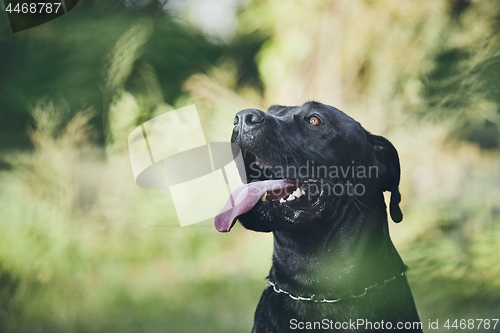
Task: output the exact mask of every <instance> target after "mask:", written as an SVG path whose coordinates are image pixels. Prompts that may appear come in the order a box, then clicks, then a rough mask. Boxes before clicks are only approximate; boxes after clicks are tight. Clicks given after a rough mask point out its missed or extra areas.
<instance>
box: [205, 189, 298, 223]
mask: <svg viewBox="0 0 500 333" xmlns="http://www.w3.org/2000/svg"><path fill="white" fill-rule="evenodd" d="M291 186H294V184H293V183H290V182H287V181H286V180H264V181H260V182H254V183H250V184H246V185H243V186H240V187H238V188H237V189H236V190H234V192H233V193H232V194H231V196H230V197H229V199H228V200H227V202H226V204H225V205H224V207H223V208H222V209H221V211H220V212H219V214H217V216H216V217H215V219H214V221H215V223H214V224H215V229H217V231H219V232H228V231H229V230H231V228H232V227H233V225H234V223H235V222H236V219H237V218H238V217H239V216H240V215H243V214H245V213H246V212H248V211H249V210H250V209H252V208H253V207H254V206H255V205H256V204H257V202H259V199H260V198H261V197H262V195H263V194H264V193H265V192H269V191H275V193H276V192H277V190H281V189H285V188H287V187H291Z"/></svg>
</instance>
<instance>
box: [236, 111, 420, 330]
mask: <svg viewBox="0 0 500 333" xmlns="http://www.w3.org/2000/svg"><path fill="white" fill-rule="evenodd" d="M311 117H316V118H317V119H319V120H320V122H319V124H318V123H316V122H315V120H316V119H313V121H312V122H313V124H316V125H317V126H314V125H313V124H311ZM232 142H233V143H234V144H235V145H237V146H238V147H239V148H240V149H241V150H243V151H245V152H246V153H247V155H246V157H245V169H246V170H245V172H246V174H247V177H248V179H249V181H256V180H265V179H273V178H285V179H289V180H292V181H296V182H298V183H300V184H304V186H305V187H306V188H307V191H308V193H307V199H303V200H302V202H301V203H297V204H295V205H288V204H281V203H279V202H278V201H266V202H259V203H258V204H257V205H256V206H255V207H254V208H253V209H252V210H250V211H249V212H247V213H246V214H243V215H242V216H240V218H239V220H240V222H241V224H242V225H243V226H244V227H246V228H248V229H251V230H255V231H262V232H273V234H274V253H273V264H272V267H271V271H270V273H269V276H268V278H269V280H270V281H272V282H274V283H276V285H277V286H278V288H280V289H282V290H285V291H287V292H289V293H291V294H293V295H296V296H298V295H300V296H304V297H309V296H311V295H315V296H314V297H315V298H316V299H325V298H326V299H336V298H339V297H340V298H346V299H343V300H341V301H339V302H337V303H314V302H311V301H299V300H293V299H292V298H290V297H289V296H288V295H286V294H284V293H277V292H275V291H274V290H273V288H272V287H270V286H269V287H267V288H266V289H265V290H264V292H263V294H262V297H261V299H260V301H259V304H258V306H257V310H256V312H255V321H254V327H253V330H252V332H255V333H271V332H276V333H283V332H297V331H299V332H300V331H301V330H300V329H298V325H299V324H298V323H303V324H304V325H306V324H307V323H311V325H313V324H312V323H314V322H321V323H322V324H323V325H324V324H325V321H324V320H326V322H328V323H329V324H330V325H331V326H328V328H326V326H322V327H319V328H318V327H317V326H316V329H304V330H303V331H304V332H352V331H356V332H380V331H383V330H382V329H376V327H377V326H376V325H377V323H379V325H380V323H381V322H382V321H384V323H386V324H387V322H391V324H392V327H393V329H392V330H388V331H392V332H397V331H405V332H421V331H422V330H421V329H419V328H415V329H409V330H403V329H395V328H396V325H397V323H398V322H402V323H414V322H419V317H418V314H417V311H416V308H415V305H414V301H413V297H412V294H411V291H410V288H409V286H408V283H407V281H406V277H405V276H401V273H402V272H405V270H406V267H405V265H404V264H403V261H402V260H401V258H400V256H399V254H398V252H397V251H396V249H395V247H394V245H393V243H392V241H391V239H390V236H389V231H388V222H387V213H386V205H385V202H384V197H383V194H382V192H383V191H391V200H390V207H389V208H390V214H391V217H392V219H393V220H394V221H395V222H399V221H401V220H402V213H401V210H400V208H399V205H398V204H399V202H400V200H401V195H400V193H399V190H398V185H399V178H400V166H399V158H398V154H397V151H396V149H395V148H394V147H393V145H392V144H391V143H390V142H389V141H388V140H386V139H385V138H383V137H381V136H376V135H372V134H370V133H368V132H367V131H366V130H364V129H363V128H362V127H361V125H360V124H359V123H358V122H356V121H355V120H353V119H352V118H350V117H349V116H347V115H346V114H344V113H343V112H342V111H340V110H338V109H336V108H334V107H332V106H328V105H324V104H321V103H318V102H307V103H305V104H304V105H302V106H296V107H286V106H272V107H271V108H269V109H268V111H267V113H264V112H262V111H259V110H255V109H246V110H242V111H240V112H239V113H238V114H237V116H236V118H235V128H234V131H233V136H232ZM255 161H259V162H261V163H265V164H266V165H267V167H266V168H267V171H269V172H268V174H267V176H263V175H261V174H259V171H258V170H257V169H256V168H255V167H253V166H252V163H254V162H255ZM301 166H302V167H303V168H302V169H299V168H300V167H301ZM349 166H351V167H356V170H357V171H358V170H361V169H360V168H359V167H361V166H362V167H365V171H367V170H368V169H367V168H370V167H371V171H372V174H371V176H370V177H368V175H367V174H366V173H365V175H366V177H361V176H360V175H359V174H354V175H353V174H352V173H351V172H349V173H348V174H345V175H342V174H341V175H340V177H335V175H334V174H332V173H321V174H318V173H319V172H316V173H317V174H316V175H315V174H313V172H314V171H315V169H314V168H318V167H326V168H328V169H327V170H332V169H331V168H332V167H337V170H339V169H340V168H344V169H343V170H344V171H345V170H346V168H347V167H349ZM285 167H286V168H285ZM285 169H286V172H283V170H285ZM280 170H281V171H280ZM299 170H302V171H305V170H307V172H300V171H299ZM322 170H324V169H322ZM349 170H351V169H349ZM316 171H317V170H316ZM375 171H376V175H375ZM336 184H337V185H338V184H344V186H345V187H344V189H347V190H348V188H349V187H350V189H351V194H352V193H353V192H352V190H353V189H354V186H357V190H358V194H360V193H361V189H362V188H363V189H364V193H363V194H362V195H361V194H360V195H349V194H348V192H347V191H345V193H343V194H339V192H340V190H339V189H340V187H337V191H336V193H333V192H332V191H331V189H332V187H333V186H335V185H336ZM345 184H351V185H345ZM310 186H315V188H317V189H318V191H317V192H318V193H312V192H314V191H313V188H312V187H310ZM338 186H340V185H338ZM321 191H322V192H321ZM297 201H299V200H297ZM393 276H398V277H397V278H396V279H395V280H393V281H390V282H387V283H386V285H385V287H383V288H381V287H382V286H383V285H384V282H383V281H384V280H386V279H389V278H391V277H393ZM373 284H378V287H380V288H381V289H377V288H371V289H370V290H368V291H367V292H366V295H365V296H363V297H360V298H352V297H351V298H347V297H349V296H350V295H360V294H363V292H364V288H365V287H369V286H372V285H373ZM294 320H295V321H294ZM357 320H365V321H370V322H371V323H372V326H371V329H370V326H362V327H356V328H357V329H355V330H353V329H352V328H353V327H354V326H352V324H350V325H349V326H346V324H343V326H344V328H340V329H338V330H336V329H335V323H337V322H338V323H349V322H351V323H352V322H353V321H354V322H357ZM330 321H331V322H330ZM294 323H296V324H297V325H294ZM373 324H375V326H373ZM316 325H317V324H316ZM338 325H339V324H337V327H339V326H338ZM407 325H409V324H407ZM313 327H314V326H313ZM385 327H386V326H385ZM294 328H295V329H294ZM305 328H306V327H305Z"/></svg>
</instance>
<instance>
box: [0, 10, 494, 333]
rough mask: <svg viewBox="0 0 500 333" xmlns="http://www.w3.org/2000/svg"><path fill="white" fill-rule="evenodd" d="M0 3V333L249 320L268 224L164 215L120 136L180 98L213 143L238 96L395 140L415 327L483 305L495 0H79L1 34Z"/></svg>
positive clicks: (490, 296)
mask: <svg viewBox="0 0 500 333" xmlns="http://www.w3.org/2000/svg"><path fill="white" fill-rule="evenodd" d="M0 6H3V4H0ZM3 9H4V8H2V10H1V12H2V13H1V14H0V331H1V332H28V333H29V332H218V333H224V332H231V333H235V332H249V331H250V329H251V326H252V322H253V312H254V309H255V307H256V305H257V302H258V299H259V297H260V294H261V292H262V290H263V289H264V288H265V286H266V281H265V279H264V278H265V276H266V275H267V273H268V270H269V268H270V264H271V253H272V236H271V235H268V234H258V233H253V232H249V231H245V230H244V229H243V228H242V227H241V226H239V225H238V226H236V227H235V228H234V229H233V231H232V232H231V233H229V234H219V233H217V232H216V231H215V229H214V228H213V227H212V226H211V223H212V221H205V222H203V223H200V224H196V225H194V226H192V227H186V228H180V227H179V223H178V220H177V217H176V215H175V210H174V207H173V204H172V199H171V197H170V194H169V191H168V190H164V191H155V190H145V189H141V188H139V187H137V186H136V185H135V184H134V180H133V176H132V172H131V167H130V160H129V158H128V153H127V136H128V134H129V133H130V131H131V130H132V129H133V128H135V127H136V126H138V125H139V124H141V123H142V122H143V121H145V120H148V119H150V118H152V117H154V116H155V115H158V114H161V113H164V112H166V111H168V110H172V109H175V108H179V107H182V106H186V105H189V104H193V103H194V104H196V106H197V108H198V112H199V113H200V117H201V119H202V125H203V128H204V131H205V135H206V138H207V140H208V141H228V140H229V138H230V133H231V130H232V120H233V117H234V114H235V113H236V112H237V111H238V110H240V109H243V108H249V107H254V108H260V109H266V108H267V107H268V106H270V105H271V104H284V105H300V104H302V103H303V102H305V101H307V100H311V99H315V100H318V101H321V102H323V103H326V104H331V105H334V106H336V107H338V108H340V109H342V110H344V111H345V112H346V113H347V114H349V115H350V116H352V117H353V118H355V119H356V120H358V121H359V122H360V123H361V124H362V125H363V126H364V127H365V128H366V129H367V130H369V131H371V132H372V133H375V134H379V135H383V136H385V137H386V138H388V139H389V140H390V141H391V142H392V143H393V144H394V145H395V146H396V148H397V149H398V151H399V154H400V159H401V166H402V179H401V185H400V190H401V192H402V198H403V199H402V209H403V213H404V216H405V217H404V220H403V222H402V223H400V224H397V225H396V224H394V223H392V222H391V223H390V227H391V234H392V237H393V240H394V242H395V244H396V246H397V248H398V249H399V251H400V253H401V255H402V257H403V259H404V260H405V262H406V264H407V265H408V266H409V272H408V278H409V281H410V284H411V287H412V289H413V292H414V296H415V299H416V302H417V307H418V309H419V313H420V316H421V320H422V322H423V323H424V328H425V327H427V323H428V321H429V320H432V321H435V320H436V319H440V320H442V321H440V323H441V324H442V323H444V321H445V320H446V319H452V320H454V319H488V318H489V319H492V318H498V317H499V313H500V242H499V240H500V158H499V157H500V34H499V33H498V31H499V29H500V2H498V1H497V0H434V1H397V0H378V1H373V0H350V1H347V0H332V1H320V0H312V1H311V0H308V1H305V0H293V1H290V0H274V1H264V0H253V1H252V0H224V1H216V0H189V1H180V0H171V1H168V2H167V1H147V0H142V1H139V0H138V1H132V0H125V1H120V0H107V1H98V0H82V1H80V3H79V4H78V6H77V7H75V9H73V10H72V11H71V12H70V13H68V14H66V15H64V16H62V17H60V18H59V19H56V20H54V21H51V22H49V23H47V24H44V25H41V26H38V27H35V28H32V29H29V30H26V31H22V32H19V33H16V34H13V33H12V32H11V30H10V26H9V23H8V21H7V17H6V15H5V14H4V11H3ZM441 327H442V326H441ZM498 329H500V327H497V330H498ZM452 330H453V329H452ZM445 331H448V330H445ZM470 331H475V332H479V331H482V330H477V329H476V330H470ZM485 331H488V332H489V331H491V329H490V330H485Z"/></svg>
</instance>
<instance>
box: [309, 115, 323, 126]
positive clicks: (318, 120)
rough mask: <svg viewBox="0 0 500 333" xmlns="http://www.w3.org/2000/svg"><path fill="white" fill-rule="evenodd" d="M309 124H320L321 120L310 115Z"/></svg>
mask: <svg viewBox="0 0 500 333" xmlns="http://www.w3.org/2000/svg"><path fill="white" fill-rule="evenodd" d="M309 124H311V125H313V126H319V125H321V120H320V119H319V118H318V117H316V116H312V117H311V118H309Z"/></svg>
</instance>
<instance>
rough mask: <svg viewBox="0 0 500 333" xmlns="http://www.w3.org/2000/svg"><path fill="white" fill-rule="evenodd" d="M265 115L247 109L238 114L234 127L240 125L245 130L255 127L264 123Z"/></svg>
mask: <svg viewBox="0 0 500 333" xmlns="http://www.w3.org/2000/svg"><path fill="white" fill-rule="evenodd" d="M264 115H265V113H264V112H262V111H259V110H255V109H245V110H242V111H240V112H238V113H237V114H236V117H234V125H235V126H237V125H240V126H241V127H242V128H244V129H250V128H252V127H255V126H256V125H257V124H260V123H262V122H263V121H264Z"/></svg>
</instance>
